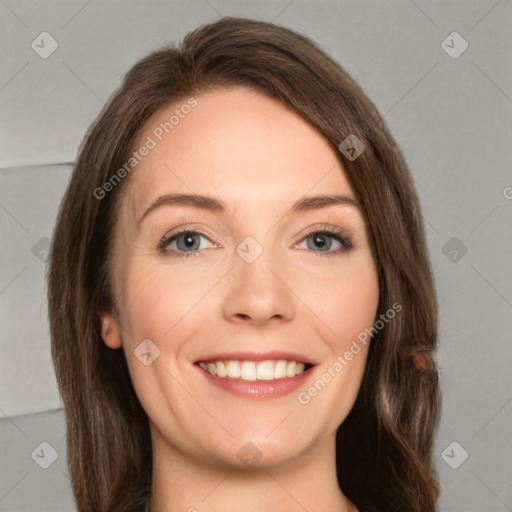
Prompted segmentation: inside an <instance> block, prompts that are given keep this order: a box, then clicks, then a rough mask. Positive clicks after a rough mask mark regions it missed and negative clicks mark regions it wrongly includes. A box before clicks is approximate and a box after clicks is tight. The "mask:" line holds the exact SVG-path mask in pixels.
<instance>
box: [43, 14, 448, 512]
mask: <svg viewBox="0 0 512 512" xmlns="http://www.w3.org/2000/svg"><path fill="white" fill-rule="evenodd" d="M233 86H245V87H248V88H252V89H255V90H257V91H259V92H262V93H264V94H267V95H268V96H270V97H273V98H276V99H278V100H280V101H281V102H283V103H284V104H286V105H288V106H289V107H290V108H291V109H293V110H294V111H295V112H296V113H298V114H299V115H300V116H302V118H304V119H305V120H306V121H308V122H309V123H310V124H311V125H312V126H314V127H315V128H316V129H317V130H318V131H319V132H320V133H321V134H322V135H323V136H324V137H325V139H326V140H327V141H328V142H329V143H330V144H331V145H332V147H333V149H335V151H336V152H337V154H338V155H339V159H340V161H341V163H342V165H343V166H344V169H345V171H346V175H347V178H348V180H349V182H350V183H351V185H352V187H353V190H354V192H355V194H356V196H357V198H358V200H359V202H360V203H361V206H362V211H363V213H364V214H365V217H366V221H367V224H368V228H369V232H370V237H371V241H372V245H373V249H374V255H375V261H376V265H377V269H378V275H379V286H380V301H379V306H378V311H377V318H380V317H381V315H382V314H384V313H385V312H386V311H388V310H390V309H392V308H393V304H396V303H398V304H400V305H401V306H402V310H401V311H400V314H398V315H396V317H395V318H394V319H393V321H390V322H387V323H386V324H385V325H384V327H383V328H382V329H381V330H379V331H378V332H377V333H376V334H375V335H374V336H373V338H372V340H371V344H370V350H369V355H368V360H367V366H366V373H365V378H364V380H363V384H362V386H361V389H360V392H359V395H358V398H357V400H356V403H355V405H354V408H353V409H352V411H351V413H350V414H349V416H348V417H347V418H346V420H345V421H344V423H343V424H342V425H341V427H340V428H339V429H338V434H337V469H338V481H339V486H340V489H341V490H342V491H343V492H344V493H345V495H346V496H347V497H348V498H349V499H351V500H352V501H354V502H355V503H356V504H358V503H363V502H364V500H365V499H367V500H369V501H371V502H373V503H374V504H375V505H377V507H378V508H379V510H380V511H382V512H386V511H389V512H391V511H392V512H398V511H404V512H412V511H418V512H432V511H434V510H435V509H436V501H437V498H438V494H439V485H438V481H437V476H436V471H435V468H434V465H433V459H432V445H433V435H434V431H435V428H436V426H437V419H438V410H439V405H440V393H439V382H438V372H437V367H436V368H434V366H435V365H434V366H432V365H433V361H434V359H433V358H432V354H433V353H434V350H435V348H436V343H437V304H436V297H435V292H434V286H433V281H432V276H431V270H430V265H429V261H428V258H427V250H426V244H425V236H424V230H423V224H422V217H421V213H420V207H419V203H418V199H417V195H416V192H415V190H414V187H413V184H412V181H411V177H410V174H409V171H408V169H407V166H406V163H405V161H404V158H403V156H402V154H401V152H400V150H399V148H398V146H397V144H396V142H395V141H394V139H393V138H392V136H391V135H390V133H389V131H388V130H387V128H386V126H385V124H384V122H383V120H382V119H381V117H380V116H379V114H378V112H377V110H376V108H375V107H374V106H373V104H372V103H371V102H370V100H369V99H368V98H367V97H366V96H365V94H364V93H363V91H362V90H361V88H360V87H359V86H358V85H357V84H356V83H355V82H354V81H353V80H352V78H351V77H350V76H349V75H348V74H347V73H346V72H345V71H344V70H343V69H342V68H341V67H340V66H339V65H338V64H337V63H336V62H334V61H333V60H332V59H331V58H330V57H329V56H327V55H326V54H325V53H324V52H323V51H322V50H321V49H319V48H318V47H317V46H316V45H315V44H314V43H313V42H312V41H311V40H309V39H307V38H306V37H304V36H302V35H299V34H297V33H295V32H294V31H291V30H289V29H285V28H283V27H279V26H276V25H274V24H271V23H265V22H261V21H254V20H248V19H239V18H222V19H221V20H219V21H218V22H216V23H213V24H209V25H205V26H202V27H200V28H198V29H196V30H195V31H193V32H191V33H189V34H188V35H187V36H186V37H185V39H184V40H183V42H182V44H181V45H180V46H179V47H168V48H164V49H162V50H160V51H156V52H154V53H152V54H150V55H149V56H147V57H146V58H144V59H143V60H141V61H140V62H138V63H137V64H136V65H135V66H134V67H133V68H132V69H131V70H130V71H129V72H128V74H127V75H126V77H125V79H124V81H123V83H122V85H121V87H120V88H119V90H118V91H116V93H115V94H114V95H113V96H112V98H111V99H110V100H109V102H108V104H107V105H106V107H105V108H104V109H103V111H102V112H101V113H100V115H99V117H98V118H97V120H96V121H95V123H94V124H93V126H92V128H91V130H90V131H89V133H88V134H87V135H86V137H85V138H84V142H83V143H82V146H81V148H80V151H79V155H78V159H77V163H76V167H75V169H74V172H73V175H72V177H71V181H70V184H69V186H68V189H67V191H66V194H65V196H64V199H63V202H62V204H61V207H60V212H59V216H58V220H57V224H56V228H55V232H54V236H53V245H52V251H51V260H50V266H49V273H48V284H49V290H48V300H49V319H50V328H51V341H52V356H53V360H54V364H55V370H56V374H57V380H58V385H59V389H60V392H61V394H62V398H63V401H64V405H65V410H66V420H67V452H68V464H69V470H70V475H71V480H72V482H73V490H74V494H75V498H76V502H77V505H78V510H79V511H80V512H82V511H83V512H86V511H87V512H90V511H92V510H94V511H99V512H107V511H120V512H121V511H122V512H126V511H137V510H143V509H144V506H145V504H146V503H147V501H148V495H149V492H150V488H151V470H152V460H151V440H150V433H149V424H148V418H147V416H146V414H145V412H144V411H143V409H142V407H141V405H140V403H139V400H138V398H137V396H136V394H135V391H134V389H133V387H132V384H131V380H130V375H129V373H128V369H127V364H126V360H125V358H124V354H123V351H122V349H119V350H112V349H109V348H107V347H106V346H105V344H104V343H103V341H102V338H101V332H100V324H99V313H100V312H101V311H115V308H116V304H115V301H114V297H113V294H112V286H111V279H110V270H111V265H110V261H109V256H110V254H111V242H112V234H113V226H114V221H115V219H116V216H117V212H118V207H119V202H120V199H121V198H122V197H123V196H122V191H123V188H124V187H125V186H126V183H127V182H128V181H129V176H127V177H125V178H124V179H121V180H117V181H116V182H115V183H114V182H112V177H113V176H114V175H115V174H116V173H117V176H118V177H119V176H120V173H119V169H121V168H122V167H123V166H124V165H125V164H126V162H127V161H129V159H130V156H131V155H132V152H133V151H134V150H135V148H136V147H137V144H138V143H139V138H140V135H141V133H142V132H143V130H144V128H145V127H146V125H147V123H148V121H149V120H150V119H151V118H152V116H154V115H155V113H157V112H159V111H160V110H161V109H162V108H164V107H165V106H167V105H169V104H171V103H173V102H176V101H178V100H183V99H185V101H186V98H190V97H193V96H199V95H200V94H203V93H205V92H206V91H208V90H211V89H213V88H217V87H220V88H229V87H233ZM349 135H355V136H356V137H357V138H358V139H360V140H361V141H362V142H363V143H364V145H365V150H364V151H363V152H362V153H361V154H360V156H359V157H358V158H356V159H353V158H348V157H347V155H346V154H345V153H343V152H341V151H339V149H338V146H339V145H340V143H341V142H342V141H343V140H345V139H346V138H347V137H348V136H349ZM134 172H136V171H134ZM121 174H122V175H123V176H124V174H128V173H121ZM109 180H111V181H110V183H111V184H112V183H114V184H113V186H111V187H109V188H108V191H107V192H105V190H106V188H105V187H104V184H105V183H107V182H108V181H109ZM114 185H115V186H114ZM98 190H102V191H103V192H101V194H99V193H98V192H97V191H98ZM95 191H96V193H95ZM418 350H421V352H422V353H423V354H424V357H427V358H428V357H429V358H430V359H428V361H430V363H429V364H430V365H431V366H430V368H426V369H425V368H424V367H423V368H419V369H418V368H417V367H416V366H415V365H414V364H411V361H414V359H411V357H412V358H414V354H415V353H417V351H418ZM415 351H416V352H415ZM425 354H426V356H425ZM427 366H428V365H427ZM419 370H422V371H419ZM425 370H426V371H425Z"/></svg>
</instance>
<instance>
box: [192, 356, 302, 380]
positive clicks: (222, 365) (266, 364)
mask: <svg viewBox="0 0 512 512" xmlns="http://www.w3.org/2000/svg"><path fill="white" fill-rule="evenodd" d="M199 366H201V368H203V369H204V370H206V371H207V372H208V373H210V374H211V375H214V376H217V377H229V378H231V379H240V378H241V379H242V380H248V381H254V380H275V379H284V378H286V377H295V376H296V375H300V374H301V373H304V369H305V368H304V363H297V362H296V361H284V360H280V361H260V362H254V361H216V362H208V363H204V362H201V363H199Z"/></svg>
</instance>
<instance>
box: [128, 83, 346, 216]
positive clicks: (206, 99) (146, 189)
mask: <svg viewBox="0 0 512 512" xmlns="http://www.w3.org/2000/svg"><path fill="white" fill-rule="evenodd" d="M196 101H197V103H196V105H195V106H194V107H191V108H183V105H185V104H187V99H184V100H182V101H181V102H176V103H174V104H173V105H171V106H169V107H167V108H165V109H163V110H162V111H160V112H158V113H157V114H156V115H155V116H154V118H153V119H152V120H151V122H150V123H148V125H147V126H146V128H145V130H144V132H143V135H142V136H141V139H140V140H141V141H142V142H144V141H148V140H149V138H150V139H151V140H152V141H153V143H152V144H151V146H154V147H152V149H151V150H150V151H149V152H148V154H147V155H146V156H145V157H144V158H143V160H142V161H141V163H140V164H139V165H138V167H137V170H136V172H135V173H134V174H133V175H132V177H131V180H130V181H131V183H130V186H129V187H128V190H127V194H126V198H125V202H127V203H128V205H129V206H130V209H133V214H134V215H137V216H140V215H141V214H142V211H143V209H144V208H145V207H147V206H148V205H149V204H150V203H151V202H152V201H154V200H155V199H156V198H157V197H159V196H160V195H162V194H168V193H176V192H180V193H181V192H182V193H188V194H215V195H216V196H218V197H222V198H223V199H225V201H226V202H227V203H228V204H233V205H237V207H239V206H243V205H251V204H257V205H258V206H259V207H260V208H261V207H265V208H275V207H280V208H282V207H283V205H284V202H293V201H295V200H297V199H298V198H300V197H302V196H304V195H306V194H308V193H309V192H311V193H312V194H313V193H314V194H331V193H342V194H345V195H351V196H353V191H352V189H351V187H350V185H349V182H348V180H347V179H346V176H345V174H344V171H343V168H342V165H341V163H340V161H339V159H338V157H337V154H336V152H335V151H334V150H333V149H332V147H331V146H330V144H329V143H328V142H327V140H326V139H325V138H324V137H323V136H322V135H321V134H320V133H319V132H318V131H317V130H316V129H315V128H313V127H312V126H311V125H310V124H309V123H307V122H306V121H305V120H304V119H302V118H301V117H300V116H299V115H298V114H296V113H295V112H293V111H292V110H290V109H289V108H288V107H286V106H285V105H284V104H283V103H281V102H280V101H278V100H275V99H273V98H270V97H268V96H265V95H264V94H262V93H260V92H256V91H253V90H249V89H246V88H242V87H238V88H234V89H230V90H221V91H213V92H208V93H206V94H204V95H201V96H198V97H196ZM171 121H172V122H171Z"/></svg>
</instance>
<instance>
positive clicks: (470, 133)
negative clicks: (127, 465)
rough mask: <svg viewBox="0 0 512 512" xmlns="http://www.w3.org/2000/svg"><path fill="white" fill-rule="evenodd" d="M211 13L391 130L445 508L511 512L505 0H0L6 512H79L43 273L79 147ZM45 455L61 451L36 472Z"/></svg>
mask: <svg viewBox="0 0 512 512" xmlns="http://www.w3.org/2000/svg"><path fill="white" fill-rule="evenodd" d="M221 15H235V16H244V17H252V18H258V19H263V20H267V21H275V22H276V23H279V24H282V25H285V26H288V27H290V28H294V29H296V30H299V31H300V32H303V33H305V34H308V35H309V36H310V37H312V38H313V39H314V40H315V41H317V42H318V43H319V44H320V45H321V46H322V47H323V48H324V49H325V50H326V51H328V52H329V53H330V54H331V55H332V56H333V57H334V58H335V59H336V60H337V61H338V62H339V63H340V64H341V65H342V66H343V67H344V68H345V69H346V70H347V71H348V72H349V73H350V74H351V75H352V76H353V77H354V78H355V79H356V80H357V81H358V82H359V83H360V85H361V86H362V87H363V89H364V90H365V92H366V93H367V94H368V96H369V97H370V98H371V99H372V101H373V102H374V103H375V104H376V106H377V107H378V109H379V111H380V112H381V113H382V115H383V116H384V119H385V121H386V122H387V123H388V126H389V128H390V130H391V132H392V133H393V135H394V136H395V137H396V139H397V140H398V142H399V144H400V146H401V148H402V150H403V152H404V154H405V157H406V159H407V162H408V164H409V166H410V169H411V172H412V174H413V176H414V180H415V183H416V186H417V188H418V191H419V195H420V198H421V201H422V207H423V213H424V217H425V220H426V226H427V236H428V244H429V251H430V258H431V261H432V266H433V268H434V275H435V281H436V287H437V292H438V297H439V302H440V345H441V351H440V356H441V360H440V364H441V384H442V391H443V407H442V415H441V424H440V428H439V431H438V434H437V439H436V458H437V466H438V471H439V475H440V479H441V485H442V496H441V500H440V508H439V510H440V511H441V512H455V511H457V512H459V511H460V512H462V511H463V512H485V511H489V512H491V511H493V512H502V511H503V512H504V511H507V510H508V511H512V485H511V484H512V442H511V440H510V433H511V428H510V427H511V424H512V403H511V402H512V377H511V374H512V372H511V371H510V356H511V352H512V349H511V336H510V333H511V332H512V316H511V312H512V309H511V308H512V286H511V285H512V271H511V265H510V262H511V261H512V260H511V255H512V215H511V214H512V172H511V156H512V144H511V140H510V136H511V133H512V130H511V128H512V65H511V54H512V39H511V33H512V31H511V28H512V4H511V2H510V1H508V0H500V1H496V0H491V1H451V2H446V1H444V2H434V1H420V0H415V1H412V0H393V1H387V2H380V1H378V0H372V1H369V0H365V1H338V2H329V1H312V0H309V1H303V0H295V1H291V2H290V1H289V0H285V1H263V2H234V1H221V0H193V1H188V2H183V1H182V2H176V1H171V2H163V1H154V2H136V1H133V0H130V1H124V2H120V1H112V2H101V1H99V0H96V1H89V2H87V1H68V2H64V1H60V2H57V1H47V2H44V3H43V2H36V1H15V0H0V38H1V43H2V44H1V46H0V52H1V60H0V234H1V237H2V240H1V244H0V319H1V321H0V322H1V323H0V440H1V445H0V511H24V512H27V511H50V510H51V511H58V510H63V511H64V510H65V511H72V510H74V505H73V498H72V494H71V488H70V482H69V479H68V477H67V468H66V461H65V457H66V455H65V438H64V434H65V425H64V418H63V412H62V410H61V409H60V401H59V396H58V391H57V387H56V384H55V377H54V375H53V368H52V364H51V358H50V355H49V338H48V326H47V318H46V306H45V288H44V271H45V256H46V252H45V250H46V248H47V245H48V239H50V238H51V233H52V229H53V225H54V221H55V215H56V212H57V208H58V205H59V202H60V199H61V197H62V195H63V193H64V190H65V187H66V185H67V183H68V180H69V176H70V173H71V170H72V162H73V161H74V159H75V156H76V152H77V148H78V145H79V142H80V140H81V138H82V136H83V134H84V132H85V130H86V129H87V127H88V126H89V124H90V123H91V122H92V121H93V119H94V118H95V117H96V115H97V114H98V112H99V110H100V109H101V107H102V106H103V104H104V102H105V101H106V100H107V99H108V97H109V96H110V94H111V93H112V92H113V91H114V89H115V88H116V87H117V86H118V85H119V82H120V79H121V77H122V75H123V73H125V72H126V71H127V70H128V69H129V68H130V67H131V66H132V65H133V64H134V63H135V61H136V60H137V59H139V58H140V57H142V56H144V55H145V54H147V53H148V52H149V51H151V50H154V49H157V48H159V47H160V46H162V45H164V44H167V43H169V42H177V41H178V40H179V39H181V38H182V37H183V36H184V35H185V34H186V33H187V32H188V31H189V30H190V29H192V28H195V27H196V26H198V25H200V24H202V23H206V22H211V21H214V20H216V19H218V18H219V17H220V16H221ZM44 31H46V32H48V33H49V34H50V35H51V36H52V37H53V38H54V39H55V40H56V41H57V42H58V45H59V46H58V49H57V50H56V51H55V53H53V54H52V55H51V56H49V57H48V58H47V59H43V58H41V57H40V56H39V55H38V54H37V53H36V52H35V51H34V50H33V49H32V47H31V44H32V42H33V41H36V42H37V41H40V39H38V36H39V34H41V33H42V32H44ZM454 31H456V32H458V33H459V34H460V35H461V36H462V37H463V38H464V40H465V41H467V43H468V45H469V46H468V48H467V50H466V51H464V52H463V53H462V54H461V55H460V56H458V57H457V58H452V57H451V56H450V55H448V53H447V52H446V51H445V49H443V46H442V43H443V41H445V40H446V38H447V37H448V36H449V35H450V34H451V33H452V32H454ZM455 37H456V38H455V39H454V40H453V37H452V40H453V42H452V40H451V39H450V38H448V39H447V42H446V43H444V45H447V44H448V45H449V46H453V48H452V50H451V51H452V52H453V51H457V50H460V49H461V48H462V46H461V45H460V40H457V37H458V36H455ZM445 47H446V46H445ZM46 48H48V45H47V46H46ZM453 237H456V238H455V239H454V240H452V238H453ZM450 240H451V241H450ZM465 250H467V252H466V253H464V251H465ZM454 251H455V252H454ZM42 442H47V443H49V444H50V445H51V447H53V449H54V450H55V451H56V453H57V454H58V455H57V458H56V460H55V462H54V463H53V464H51V465H50V466H49V467H48V468H47V469H43V468H42V467H40V465H44V464H45V463H46V464H48V463H50V462H51V461H52V453H53V452H52V451H51V449H48V448H47V447H45V445H43V447H40V444H41V443H42ZM453 442H456V443H458V444H457V445H451V446H449V445H450V444H451V443H453ZM447 448H448V449H447ZM41 450H43V451H41ZM463 450H465V451H466V452H467V453H468V454H469V456H468V458H467V460H465V461H464V462H463V463H462V464H460V462H461V461H462V459H463V455H464V453H465V452H464V451H463ZM31 454H33V455H32V456H31ZM38 454H39V457H38ZM42 454H44V455H42ZM450 464H451V466H457V465H458V464H460V466H459V467H458V468H457V469H453V468H452V467H451V466H450Z"/></svg>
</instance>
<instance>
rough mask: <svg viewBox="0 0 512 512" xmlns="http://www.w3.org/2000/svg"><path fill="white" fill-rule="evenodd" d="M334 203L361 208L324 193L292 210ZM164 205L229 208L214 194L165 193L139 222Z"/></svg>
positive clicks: (221, 210)
mask: <svg viewBox="0 0 512 512" xmlns="http://www.w3.org/2000/svg"><path fill="white" fill-rule="evenodd" d="M333 205H342V206H354V207H356V208H358V209H360V205H359V203H358V201H357V200H356V199H354V198H353V197H350V196H346V195H343V194H324V195H319V196H311V197H303V198H301V199H299V200H298V201H296V202H295V203H294V204H293V205H292V207H291V209H290V212H292V213H298V212H304V211H310V210H318V209H320V208H327V207H329V206H333ZM162 206H188V207H192V208H199V209H201V210H207V211H212V212H219V213H224V212H226V211H227V210H228V205H227V203H226V202H225V201H223V200H222V199H219V198H215V197H212V196H205V195H198V194H165V195H163V196H160V197H159V198H158V199H156V201H154V202H153V203H152V204H151V205H150V206H149V208H148V209H147V210H146V211H145V212H144V214H143V215H142V217H141V218H140V219H139V220H138V224H139V225H140V223H141V222H142V221H143V220H144V218H145V217H147V216H148V214H149V213H151V212H152V211H154V210H156V209H157V208H160V207H162Z"/></svg>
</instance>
